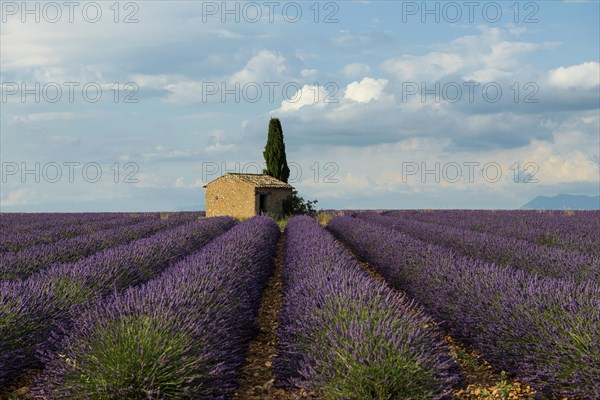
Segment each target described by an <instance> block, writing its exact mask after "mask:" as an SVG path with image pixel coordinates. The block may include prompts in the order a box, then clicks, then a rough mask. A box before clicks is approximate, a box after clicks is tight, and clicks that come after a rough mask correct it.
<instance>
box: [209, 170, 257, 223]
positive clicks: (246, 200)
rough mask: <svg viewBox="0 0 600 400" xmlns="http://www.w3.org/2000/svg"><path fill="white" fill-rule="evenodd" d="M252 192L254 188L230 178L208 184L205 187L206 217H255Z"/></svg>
mask: <svg viewBox="0 0 600 400" xmlns="http://www.w3.org/2000/svg"><path fill="white" fill-rule="evenodd" d="M254 190H255V188H254V186H252V185H250V184H248V183H245V182H240V180H239V179H235V178H234V177H231V176H223V177H222V178H221V179H217V180H215V181H213V182H211V183H209V184H208V185H207V186H206V216H207V217H216V216H220V215H230V216H232V217H235V218H250V217H252V216H254V215H256V199H255V197H256V196H255V194H254Z"/></svg>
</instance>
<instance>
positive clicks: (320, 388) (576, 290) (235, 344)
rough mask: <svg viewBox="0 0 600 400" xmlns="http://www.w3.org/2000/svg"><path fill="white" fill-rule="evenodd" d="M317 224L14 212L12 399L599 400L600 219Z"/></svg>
mask: <svg viewBox="0 0 600 400" xmlns="http://www.w3.org/2000/svg"><path fill="white" fill-rule="evenodd" d="M317 217H318V218H316V219H315V218H311V217H308V216H300V217H295V218H292V219H290V220H289V221H287V225H286V226H285V228H284V229H280V227H279V226H278V225H277V224H276V223H275V221H273V220H272V219H271V218H269V217H263V216H258V217H253V218H250V219H248V220H245V221H243V222H239V221H236V220H234V219H232V218H229V217H212V218H204V217H203V216H201V215H200V214H199V213H193V212H180V213H135V214H134V213H131V214H130V213H90V214H85V213H81V214H1V215H0V229H1V232H2V235H1V239H0V259H1V263H0V398H12V399H71V398H72V399H186V398H187V399H261V398H266V399H294V398H316V399H356V400H359V399H373V400H384V399H477V398H482V399H565V398H566V399H573V400H575V399H580V400H588V399H600V379H599V377H600V250H599V249H600V212H596V211H590V212H588V211H575V212H573V211H568V212H567V211H544V212H539V211H469V210H463V211H455V210H439V211H428V210H410V211H404V210H389V211H378V212H375V211H335V212H334V211H332V212H328V213H326V214H321V215H318V216H317ZM325 221H326V222H327V223H325ZM319 222H321V224H319ZM324 225H326V226H324ZM281 226H283V224H281ZM268 332H271V333H270V334H271V336H269V337H268V339H265V335H267V334H268ZM457 348H458V349H461V350H460V351H457ZM466 353H469V354H475V355H476V358H473V357H471V356H466V355H465V354H466ZM469 357H470V358H469ZM473 364H477V365H473ZM484 366H485V368H486V369H487V370H489V371H486V374H487V375H486V376H485V377H483V375H482V374H478V373H476V372H473V371H475V370H477V369H478V368H479V369H482V368H484ZM490 377H492V378H494V379H496V380H495V381H493V382H492V380H493V379H492V378H490ZM500 377H501V378H500ZM484 378H485V379H484Z"/></svg>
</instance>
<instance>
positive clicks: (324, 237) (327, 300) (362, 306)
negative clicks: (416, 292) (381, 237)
mask: <svg viewBox="0 0 600 400" xmlns="http://www.w3.org/2000/svg"><path fill="white" fill-rule="evenodd" d="M286 236H287V237H286V251H285V264H284V267H283V270H282V282H283V293H284V298H283V305H282V311H281V320H280V328H279V332H278V337H279V343H278V352H277V357H276V359H275V362H274V372H275V374H276V376H277V378H278V384H279V385H282V386H284V387H288V388H298V387H300V388H304V389H305V390H307V391H309V392H310V391H312V392H316V393H317V395H318V396H319V398H328V399H334V398H335V399H338V398H339V399H342V398H343V399H408V398H415V399H416V398H419V399H421V398H427V399H439V398H443V397H444V396H446V395H449V394H450V392H451V391H452V385H453V384H455V383H457V381H458V380H459V377H458V372H457V371H458V368H457V367H456V365H455V363H454V361H453V360H452V359H451V357H450V355H449V354H448V350H447V348H446V347H445V346H444V342H443V338H442V335H441V332H440V331H439V330H437V328H434V325H435V324H434V323H433V321H432V320H431V319H430V318H429V317H427V316H426V315H425V314H424V313H423V311H422V310H421V308H420V307H417V306H415V304H414V303H413V302H411V301H409V300H407V299H406V298H405V297H404V296H402V295H400V294H399V293H397V292H395V291H393V290H392V289H390V288H388V287H387V286H386V285H385V284H383V283H381V282H378V281H375V280H374V279H372V278H371V277H370V276H369V275H367V273H366V272H364V271H363V270H362V269H361V267H360V265H359V264H358V262H357V261H356V259H354V258H353V257H352V256H351V255H350V254H349V253H348V252H347V251H346V250H345V249H344V247H343V246H342V245H340V244H339V243H338V242H336V241H335V239H334V238H333V236H331V234H330V233H328V232H327V231H325V230H324V229H323V228H321V227H320V225H319V224H318V223H317V222H316V221H315V220H314V219H312V218H309V217H297V218H294V219H292V220H290V221H289V222H288V224H287V229H286Z"/></svg>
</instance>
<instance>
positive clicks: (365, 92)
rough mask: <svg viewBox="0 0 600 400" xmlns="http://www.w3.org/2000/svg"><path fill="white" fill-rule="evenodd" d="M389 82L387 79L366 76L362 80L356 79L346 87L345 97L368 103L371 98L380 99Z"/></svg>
mask: <svg viewBox="0 0 600 400" xmlns="http://www.w3.org/2000/svg"><path fill="white" fill-rule="evenodd" d="M387 84H388V81H387V80H386V79H373V78H368V77H366V78H364V79H363V80H362V81H360V82H356V81H355V82H352V83H350V84H349V85H348V86H347V87H346V92H345V94H344V98H346V99H350V100H353V101H356V102H358V103H368V102H370V101H371V100H378V99H379V98H380V97H381V94H382V92H383V89H384V88H385V86H386V85H387Z"/></svg>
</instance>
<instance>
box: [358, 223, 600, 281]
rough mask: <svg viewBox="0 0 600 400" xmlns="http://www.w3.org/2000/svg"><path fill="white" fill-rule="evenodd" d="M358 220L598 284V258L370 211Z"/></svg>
mask: <svg viewBox="0 0 600 400" xmlns="http://www.w3.org/2000/svg"><path fill="white" fill-rule="evenodd" d="M358 217H359V218H364V219H367V220H369V221H374V222H377V223H378V224H381V225H384V226H386V227H388V228H392V229H394V230H397V231H400V232H403V233H405V234H407V235H410V236H413V237H415V238H417V239H420V240H423V241H426V242H430V243H433V244H437V245H440V246H444V247H449V248H451V249H453V250H455V251H456V252H458V253H460V254H463V255H466V256H469V257H473V258H476V259H481V260H485V261H489V262H493V263H496V264H499V265H509V266H511V267H514V268H518V269H522V270H524V271H527V272H529V273H535V274H538V275H540V276H548V277H552V278H557V279H567V280H574V281H575V282H577V283H584V282H587V281H592V282H596V283H600V256H596V255H593V254H583V253H580V252H574V251H567V250H562V249H557V248H552V247H548V246H541V245H536V244H533V243H530V242H527V241H523V240H519V239H515V238H507V237H504V236H497V235H492V234H489V233H481V232H473V231H471V230H468V229H461V228H454V227H451V226H444V225H438V224H433V223H428V222H421V221H417V220H414V219H410V218H401V217H386V216H381V215H379V214H376V213H370V212H366V213H361V214H359V215H358Z"/></svg>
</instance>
